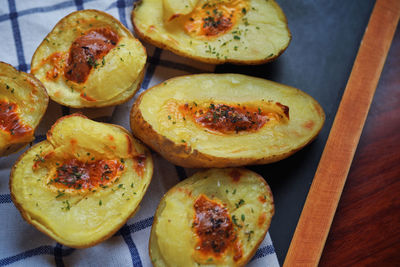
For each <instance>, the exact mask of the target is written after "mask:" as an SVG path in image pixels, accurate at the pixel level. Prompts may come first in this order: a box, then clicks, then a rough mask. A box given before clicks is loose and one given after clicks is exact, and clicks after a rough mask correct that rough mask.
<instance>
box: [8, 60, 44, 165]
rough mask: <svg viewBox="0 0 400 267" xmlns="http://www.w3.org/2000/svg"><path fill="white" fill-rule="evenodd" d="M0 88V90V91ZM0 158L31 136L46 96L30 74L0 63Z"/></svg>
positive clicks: (42, 112) (29, 139) (42, 110)
mask: <svg viewBox="0 0 400 267" xmlns="http://www.w3.org/2000/svg"><path fill="white" fill-rule="evenodd" d="M3 87H4V88H3ZM0 88H1V94H0V113H1V121H0V157H1V156H7V155H9V154H11V153H14V152H17V151H18V150H20V149H21V148H23V147H24V146H26V145H27V144H29V142H31V141H32V140H33V139H34V137H33V134H34V131H35V129H36V127H37V126H38V125H39V123H40V121H41V119H42V117H43V115H44V113H45V112H46V109H47V105H48V102H49V97H48V95H47V92H46V89H45V87H44V86H43V84H42V83H41V82H40V81H39V80H38V79H36V78H35V77H34V76H33V75H31V74H28V73H25V72H22V71H18V70H16V69H15V68H14V67H13V66H11V65H9V64H7V63H4V62H0Z"/></svg>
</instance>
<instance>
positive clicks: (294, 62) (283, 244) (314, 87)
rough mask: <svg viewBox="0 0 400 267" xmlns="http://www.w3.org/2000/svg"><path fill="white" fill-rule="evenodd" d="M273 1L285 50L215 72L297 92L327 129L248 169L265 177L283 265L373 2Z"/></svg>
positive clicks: (274, 232)
mask: <svg viewBox="0 0 400 267" xmlns="http://www.w3.org/2000/svg"><path fill="white" fill-rule="evenodd" d="M277 2H278V3H279V5H280V6H281V8H282V9H283V11H284V12H285V14H286V17H287V19H288V23H289V29H290V31H291V33H292V41H291V43H290V45H289V47H288V48H287V50H286V51H285V52H284V53H283V54H282V55H281V56H280V57H279V58H278V59H277V60H276V61H274V62H272V63H267V64H265V65H261V66H234V65H220V66H217V68H216V72H234V73H242V74H248V75H252V76H257V77H262V78H266V79H270V80H273V81H276V82H280V83H284V84H287V85H290V86H293V87H296V88H299V89H301V90H303V91H305V92H306V93H308V94H310V95H311V96H312V97H314V98H315V99H316V100H317V101H318V102H319V103H320V104H321V106H322V107H323V109H324V111H325V114H326V121H325V125H324V127H323V129H322V131H321V133H320V134H319V136H318V137H317V139H316V140H315V141H314V142H312V143H311V144H310V145H309V146H307V147H305V148H304V149H303V150H301V151H299V152H298V153H296V154H295V155H293V156H291V157H289V158H288V159H285V160H283V161H280V162H277V163H274V164H270V165H262V166H252V167H250V169H252V170H254V171H256V172H258V173H259V174H261V175H262V176H264V177H265V178H266V180H267V181H268V183H269V185H270V186H271V189H272V192H273V194H274V200H275V216H274V218H273V220H272V224H271V228H270V234H271V238H272V241H273V243H274V247H275V250H276V253H277V256H278V260H279V263H280V264H283V262H284V260H285V257H286V254H287V251H288V248H289V245H290V242H291V240H292V237H293V234H294V231H295V228H296V225H297V222H298V220H299V217H300V213H301V211H302V209H303V206H304V202H305V200H306V197H307V193H308V191H309V188H310V185H311V183H312V181H313V177H314V174H315V171H316V169H317V166H318V162H319V159H320V157H321V155H322V152H323V150H324V146H325V143H326V140H327V138H328V134H329V132H330V130H331V127H332V123H333V120H334V118H335V115H336V112H337V109H338V106H339V103H340V100H341V98H342V95H343V92H344V89H345V87H346V83H347V80H348V78H349V75H350V72H351V69H352V66H353V62H354V60H355V58H356V54H357V51H358V49H359V46H360V42H361V39H362V37H363V34H364V31H365V28H366V26H367V24H368V20H369V18H370V15H371V12H372V9H373V6H374V3H375V1H371V0H355V1H346V0H338V1H302V0H298V1H294V0H279V1H277Z"/></svg>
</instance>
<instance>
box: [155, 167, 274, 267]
mask: <svg viewBox="0 0 400 267" xmlns="http://www.w3.org/2000/svg"><path fill="white" fill-rule="evenodd" d="M273 214H274V202H273V199H272V194H271V190H270V188H269V186H268V185H267V183H266V182H265V180H264V179H263V178H262V177H261V176H259V175H258V174H256V173H254V172H252V171H249V170H246V169H237V168H236V169H210V170H207V171H202V172H198V173H196V174H194V175H193V176H192V177H190V178H188V179H186V180H185V181H183V182H181V183H179V184H177V185H176V186H174V187H173V188H172V189H171V190H169V191H168V192H167V193H166V194H165V196H164V197H163V198H162V200H161V202H160V204H159V206H158V208H157V211H156V214H155V216H154V222H153V227H152V229H151V235H150V244H149V250H150V258H151V260H152V262H153V265H154V266H156V267H164V266H175V267H180V266H182V267H187V266H244V265H245V264H246V263H247V262H248V261H249V260H250V259H251V257H252V256H253V255H254V253H255V251H256V249H257V247H258V246H259V244H260V243H261V242H262V240H263V239H264V236H265V234H266V233H267V230H268V228H269V225H270V222H271V218H272V216H273Z"/></svg>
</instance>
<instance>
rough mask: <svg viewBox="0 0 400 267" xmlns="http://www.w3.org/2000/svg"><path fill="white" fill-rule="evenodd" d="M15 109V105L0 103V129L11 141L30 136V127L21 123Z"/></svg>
mask: <svg viewBox="0 0 400 267" xmlns="http://www.w3.org/2000/svg"><path fill="white" fill-rule="evenodd" d="M17 108H18V106H17V104H16V103H8V102H6V101H0V129H1V130H2V131H4V132H7V133H8V134H9V135H10V136H11V139H17V138H21V137H24V136H32V135H33V129H32V127H30V126H29V125H26V124H24V123H23V122H22V121H21V119H20V116H19V115H18V112H17Z"/></svg>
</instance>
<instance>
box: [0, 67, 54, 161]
mask: <svg viewBox="0 0 400 267" xmlns="http://www.w3.org/2000/svg"><path fill="white" fill-rule="evenodd" d="M0 64H4V65H7V66H9V67H10V68H12V69H13V70H14V71H16V72H17V73H18V76H19V75H21V76H24V75H27V76H28V77H29V78H30V79H32V81H33V82H34V83H35V85H36V87H37V88H39V89H40V90H41V91H42V93H43V94H44V98H43V99H42V100H43V101H44V102H45V105H46V107H45V108H44V110H45V112H43V113H42V114H41V115H40V118H39V120H38V123H37V125H35V127H33V132H35V130H36V128H37V127H38V126H39V124H40V122H41V121H42V119H43V116H44V114H45V113H46V110H47V107H48V104H49V95H48V94H47V90H46V88H45V87H44V85H43V84H42V82H41V81H39V79H37V78H36V77H35V76H34V75H32V74H30V73H27V72H24V71H20V70H17V69H16V68H14V67H13V66H12V65H11V64H8V63H6V62H3V61H0ZM29 143H30V142H23V143H14V144H10V145H8V146H7V147H4V148H0V157H5V156H8V155H11V154H13V153H16V152H18V151H20V150H21V149H23V148H24V147H25V146H26V145H28V144H29Z"/></svg>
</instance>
